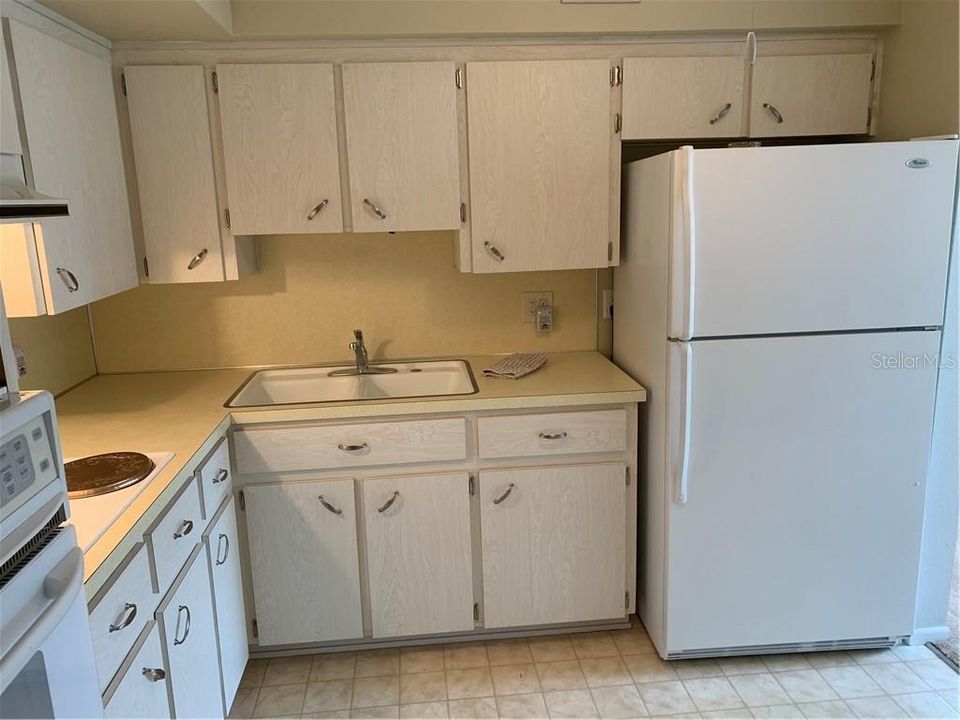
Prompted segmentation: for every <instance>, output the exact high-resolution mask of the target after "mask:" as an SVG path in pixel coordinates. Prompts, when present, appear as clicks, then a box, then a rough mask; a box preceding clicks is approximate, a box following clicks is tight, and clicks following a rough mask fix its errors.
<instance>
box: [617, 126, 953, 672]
mask: <svg viewBox="0 0 960 720" xmlns="http://www.w3.org/2000/svg"><path fill="white" fill-rule="evenodd" d="M957 149H958V146H957V142H956V141H922V142H902V143H862V144H845V145H816V146H793V147H764V148H726V149H710V150H695V149H692V148H689V147H684V148H680V149H679V150H676V151H674V152H670V153H666V154H663V155H658V156H655V157H651V158H648V159H646V160H640V161H637V162H634V163H631V164H629V165H627V166H626V167H625V174H624V183H625V186H624V228H623V245H622V256H621V265H620V267H619V268H617V269H616V270H615V272H614V292H615V295H616V308H615V314H614V360H615V362H616V363H617V364H618V365H619V366H620V367H622V368H623V369H624V370H626V371H627V372H628V373H629V374H631V375H632V376H633V377H634V378H636V379H637V380H638V381H639V382H640V383H642V384H643V385H644V386H645V387H646V388H647V392H648V402H647V403H646V406H645V407H642V408H641V411H642V412H643V413H645V417H644V418H643V420H642V428H643V430H642V436H641V442H640V446H639V448H640V453H641V465H642V468H643V473H642V477H641V487H640V490H641V494H640V497H641V500H640V502H641V508H640V510H641V530H642V532H641V541H640V542H641V547H640V558H641V560H640V575H639V577H640V583H639V584H640V588H639V593H638V602H637V607H638V612H639V614H640V616H641V618H642V620H643V622H644V625H645V626H646V628H647V630H648V631H649V633H650V635H651V637H652V639H653V641H654V644H655V645H656V647H657V650H658V651H659V653H660V655H662V656H663V657H669V658H679V657H708V656H719V655H734V654H748V653H763V652H790V651H796V650H817V649H831V648H852V647H880V646H885V645H890V644H892V643H893V642H895V641H896V640H898V639H899V638H901V637H902V636H905V635H909V634H910V633H911V631H912V628H913V614H914V606H915V600H916V591H917V574H918V566H919V551H920V538H921V529H922V516H923V502H924V486H925V480H926V469H927V456H928V452H929V449H930V443H931V429H932V425H933V411H934V396H935V392H936V383H937V372H938V370H937V362H938V357H937V354H938V350H939V345H940V329H941V324H942V322H943V314H944V297H945V289H946V277H947V262H948V253H949V245H950V237H951V228H952V222H953V217H954V193H955V185H956V178H957Z"/></svg>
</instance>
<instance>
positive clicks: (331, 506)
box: [317, 495, 343, 515]
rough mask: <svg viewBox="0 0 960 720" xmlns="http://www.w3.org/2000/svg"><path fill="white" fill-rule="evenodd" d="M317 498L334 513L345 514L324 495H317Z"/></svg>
mask: <svg viewBox="0 0 960 720" xmlns="http://www.w3.org/2000/svg"><path fill="white" fill-rule="evenodd" d="M317 499H318V500H319V501H320V504H321V505H323V506H324V507H325V508H326V509H327V510H329V511H330V512H332V513H333V514H334V515H343V510H341V509H340V508H338V507H334V506H333V505H331V504H330V503H329V502H327V500H326V499H325V498H324V497H323V495H317Z"/></svg>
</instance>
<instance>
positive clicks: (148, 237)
mask: <svg viewBox="0 0 960 720" xmlns="http://www.w3.org/2000/svg"><path fill="white" fill-rule="evenodd" d="M124 75H125V77H126V83H127V105H128V107H129V109H130V132H131V134H132V136H133V156H134V163H135V164H136V173H137V188H138V189H139V195H140V216H141V219H142V221H143V242H144V247H145V249H146V255H147V260H148V263H149V266H150V282H157V283H167V282H209V281H214V280H223V279H224V271H223V256H222V251H221V237H220V219H219V211H218V206H217V193H216V185H215V182H214V174H213V173H214V171H213V147H212V144H211V139H210V114H209V110H208V108H207V89H206V83H205V75H204V70H203V68H202V67H200V66H199V65H179V66H138V67H127V68H125V69H124Z"/></svg>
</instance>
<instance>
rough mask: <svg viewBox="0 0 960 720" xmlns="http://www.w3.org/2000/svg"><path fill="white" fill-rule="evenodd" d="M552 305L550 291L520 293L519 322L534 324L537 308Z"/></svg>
mask: <svg viewBox="0 0 960 720" xmlns="http://www.w3.org/2000/svg"><path fill="white" fill-rule="evenodd" d="M540 305H553V293H552V292H551V291H550V290H538V291H535V292H525V293H520V322H531V323H532V322H536V321H537V307H539V306H540Z"/></svg>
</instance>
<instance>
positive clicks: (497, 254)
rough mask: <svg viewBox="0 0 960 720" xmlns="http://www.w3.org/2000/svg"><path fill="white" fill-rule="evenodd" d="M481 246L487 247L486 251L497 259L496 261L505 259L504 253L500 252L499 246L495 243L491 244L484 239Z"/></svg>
mask: <svg viewBox="0 0 960 720" xmlns="http://www.w3.org/2000/svg"><path fill="white" fill-rule="evenodd" d="M483 246H484V247H485V248H486V249H487V252H488V253H490V254H491V255H493V256H494V257H495V258H496V259H497V262H503V261H504V260H505V259H506V257H505V256H504V254H503V253H502V252H500V248H498V247H497V246H496V245H491V244H490V243H489V242H486V241H485V242H484V243H483Z"/></svg>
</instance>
